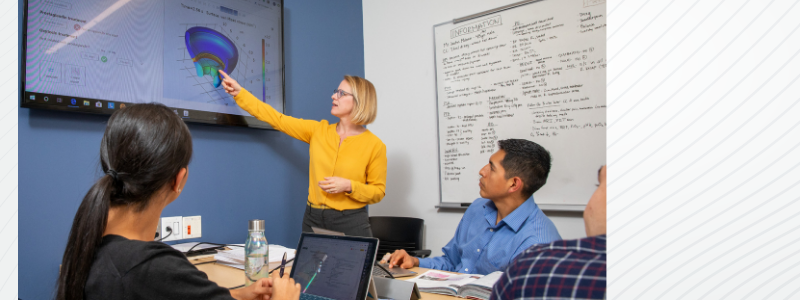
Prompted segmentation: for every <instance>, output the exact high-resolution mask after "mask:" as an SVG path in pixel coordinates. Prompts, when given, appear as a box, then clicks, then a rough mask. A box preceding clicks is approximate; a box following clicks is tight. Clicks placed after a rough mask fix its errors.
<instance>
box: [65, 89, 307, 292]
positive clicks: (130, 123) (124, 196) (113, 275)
mask: <svg viewBox="0 0 800 300" xmlns="http://www.w3.org/2000/svg"><path fill="white" fill-rule="evenodd" d="M191 157H192V137H191V134H190V133H189V129H188V128H187V127H186V124H184V123H183V120H181V119H180V118H179V117H178V116H177V115H175V113H173V112H172V111H171V110H170V109H168V108H167V107H165V106H163V105H160V104H138V105H132V106H129V107H126V108H123V109H120V110H117V111H116V112H114V114H113V115H111V118H110V119H109V120H108V126H107V127H106V131H105V133H104V134H103V140H102V141H101V143H100V164H101V166H102V168H103V171H104V172H105V173H106V175H105V176H103V177H101V178H100V179H99V180H98V181H97V182H95V184H94V186H92V188H91V189H90V190H89V192H88V193H86V196H85V197H84V198H83V202H81V205H80V207H79V208H78V212H77V213H76V214H75V219H74V221H73V223H72V229H71V230H70V233H69V240H68V242H67V247H66V250H65V251H64V257H63V262H62V267H61V273H60V274H59V277H58V289H57V292H56V299H59V300H79V299H80V300H82V299H273V300H291V299H297V298H298V297H299V294H300V286H299V285H298V284H295V283H294V281H292V280H291V279H289V278H288V276H286V277H284V278H279V277H273V278H269V279H266V278H265V279H261V280H259V281H257V282H256V283H254V284H252V285H250V286H248V287H245V288H242V289H238V290H231V291H229V290H228V289H226V288H222V287H220V286H218V285H216V284H215V283H213V282H211V281H209V280H208V277H207V276H206V274H205V273H203V272H202V271H200V270H198V269H197V268H196V267H195V266H194V265H192V264H191V263H190V262H189V261H188V260H187V259H186V257H185V256H183V254H181V253H180V252H179V251H177V250H175V249H173V248H172V247H170V246H168V245H166V244H164V243H161V242H154V241H153V235H154V233H155V232H156V228H157V227H158V221H159V217H160V216H161V211H162V210H163V209H164V207H166V206H167V205H168V204H170V203H172V201H175V199H176V198H178V196H179V195H180V194H181V191H183V187H184V185H185V184H186V180H187V178H188V175H189V171H188V169H187V167H188V165H189V160H190V159H191Z"/></svg>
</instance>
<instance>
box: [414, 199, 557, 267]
mask: <svg viewBox="0 0 800 300" xmlns="http://www.w3.org/2000/svg"><path fill="white" fill-rule="evenodd" d="M495 222H497V207H496V206H495V205H494V202H492V201H491V200H489V199H485V198H479V199H477V200H475V202H472V205H470V206H469V208H467V211H466V212H465V213H464V217H462V218H461V222H460V223H459V224H458V228H457V229H456V235H455V236H454V237H453V239H451V240H450V242H449V243H447V245H446V246H444V248H442V252H444V255H443V256H439V257H430V258H420V259H419V266H420V267H422V268H429V269H438V270H445V271H451V272H459V273H468V274H484V275H485V274H489V273H491V272H494V271H502V270H505V269H506V266H508V264H509V263H511V261H513V260H514V258H515V257H517V255H518V254H520V253H522V251H525V249H528V248H529V247H530V246H532V245H535V244H543V243H550V242H553V241H556V240H560V239H561V236H560V235H559V234H558V230H557V229H556V226H555V225H553V221H550V218H548V217H547V216H545V215H544V213H543V212H542V210H540V209H539V206H537V205H536V203H534V202H533V196H531V198H528V200H526V201H525V202H524V203H522V205H520V206H519V207H517V209H515V210H514V211H513V212H511V213H510V214H509V215H508V216H506V217H505V218H504V219H503V220H502V221H500V223H497V225H495Z"/></svg>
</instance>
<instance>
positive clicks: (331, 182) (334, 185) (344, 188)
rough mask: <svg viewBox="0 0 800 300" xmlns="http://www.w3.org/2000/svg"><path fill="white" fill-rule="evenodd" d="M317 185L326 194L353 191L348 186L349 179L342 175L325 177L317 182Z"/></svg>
mask: <svg viewBox="0 0 800 300" xmlns="http://www.w3.org/2000/svg"><path fill="white" fill-rule="evenodd" d="M319 187H320V188H322V190H323V191H325V192H326V193H328V194H338V193H344V192H352V191H353V188H352V187H351V186H350V179H345V178H342V177H325V180H323V181H320V182H319Z"/></svg>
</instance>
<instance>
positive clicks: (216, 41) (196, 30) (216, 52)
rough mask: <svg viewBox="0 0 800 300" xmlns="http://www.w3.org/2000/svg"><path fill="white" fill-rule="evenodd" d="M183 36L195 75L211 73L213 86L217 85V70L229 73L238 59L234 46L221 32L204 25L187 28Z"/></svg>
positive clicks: (200, 75)
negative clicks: (195, 70) (195, 71)
mask: <svg viewBox="0 0 800 300" xmlns="http://www.w3.org/2000/svg"><path fill="white" fill-rule="evenodd" d="M185 36H186V49H187V50H188V51H189V55H190V56H191V57H192V61H193V62H194V66H195V68H196V69H197V76H199V77H203V76H205V75H211V77H212V78H213V79H214V81H213V84H214V87H215V88H216V87H219V85H220V83H221V81H220V77H219V72H218V70H224V71H225V72H226V73H228V74H231V72H233V69H234V68H236V62H238V61H239V51H238V50H237V49H236V46H235V45H234V44H233V42H232V41H231V40H230V39H228V37H226V36H224V35H223V34H222V33H219V32H218V31H216V30H213V29H210V28H206V27H192V28H189V30H186V35H185Z"/></svg>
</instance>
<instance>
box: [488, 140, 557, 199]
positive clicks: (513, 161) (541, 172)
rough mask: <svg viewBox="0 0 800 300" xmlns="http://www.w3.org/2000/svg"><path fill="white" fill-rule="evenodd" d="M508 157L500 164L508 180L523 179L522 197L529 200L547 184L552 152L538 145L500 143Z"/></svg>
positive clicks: (530, 143)
mask: <svg viewBox="0 0 800 300" xmlns="http://www.w3.org/2000/svg"><path fill="white" fill-rule="evenodd" d="M498 144H499V146H500V150H503V151H505V152H506V157H505V158H503V161H501V162H500V164H501V165H502V166H503V169H505V170H506V179H509V178H511V177H519V178H520V179H522V184H523V186H522V196H523V197H524V198H525V199H527V198H529V197H530V196H531V195H533V193H534V192H536V191H538V190H539V189H540V188H541V187H542V186H544V184H545V183H546V182H547V175H549V174H550V164H551V160H550V152H547V150H546V149H544V147H542V146H540V145H539V144H537V143H534V142H531V141H528V140H521V139H507V140H502V141H499V142H498Z"/></svg>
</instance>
